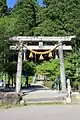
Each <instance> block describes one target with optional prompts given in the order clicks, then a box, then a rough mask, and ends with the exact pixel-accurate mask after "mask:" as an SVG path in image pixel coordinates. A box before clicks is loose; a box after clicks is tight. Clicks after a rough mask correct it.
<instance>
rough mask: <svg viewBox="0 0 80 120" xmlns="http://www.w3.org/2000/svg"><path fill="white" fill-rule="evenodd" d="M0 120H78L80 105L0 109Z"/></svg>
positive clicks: (79, 118)
mask: <svg viewBox="0 0 80 120" xmlns="http://www.w3.org/2000/svg"><path fill="white" fill-rule="evenodd" d="M0 120H80V105H43V106H40V105H39V106H38V105H37V106H26V107H19V108H9V109H1V110H0Z"/></svg>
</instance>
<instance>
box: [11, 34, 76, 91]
mask: <svg viewBox="0 0 80 120" xmlns="http://www.w3.org/2000/svg"><path fill="white" fill-rule="evenodd" d="M72 38H75V36H65V37H41V36H39V37H27V36H17V37H12V38H11V39H10V40H12V41H18V42H22V43H23V44H24V41H26V42H28V41H35V42H36V41H37V42H53V41H57V42H58V43H59V46H58V49H59V58H60V77H61V85H62V86H61V87H62V92H66V77H65V68H64V59H63V45H62V42H63V41H66V42H67V41H71V39H72ZM22 47H23V46H22V44H20V45H19V53H18V64H17V75H16V93H19V92H20V91H21V77H22V51H23V48H22ZM14 48H16V47H14ZM26 48H27V46H26ZM24 59H25V58H24Z"/></svg>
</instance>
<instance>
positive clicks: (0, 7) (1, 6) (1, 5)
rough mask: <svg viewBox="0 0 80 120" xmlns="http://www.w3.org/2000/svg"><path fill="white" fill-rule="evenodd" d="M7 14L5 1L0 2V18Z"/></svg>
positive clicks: (0, 0)
mask: <svg viewBox="0 0 80 120" xmlns="http://www.w3.org/2000/svg"><path fill="white" fill-rule="evenodd" d="M7 13H8V7H7V4H6V0H0V17H2V16H4V15H6V14H7Z"/></svg>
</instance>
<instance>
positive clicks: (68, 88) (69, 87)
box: [67, 79, 71, 98]
mask: <svg viewBox="0 0 80 120" xmlns="http://www.w3.org/2000/svg"><path fill="white" fill-rule="evenodd" d="M67 86H68V87H67V92H68V97H69V98H70V97H71V94H70V93H71V86H70V79H67Z"/></svg>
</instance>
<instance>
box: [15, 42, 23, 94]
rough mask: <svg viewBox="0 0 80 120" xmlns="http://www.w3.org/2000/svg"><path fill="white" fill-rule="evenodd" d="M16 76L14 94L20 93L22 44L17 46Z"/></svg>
mask: <svg viewBox="0 0 80 120" xmlns="http://www.w3.org/2000/svg"><path fill="white" fill-rule="evenodd" d="M19 47H20V48H19V53H18V63H17V74H16V93H19V92H20V91H21V78H22V44H21V45H20V46H19Z"/></svg>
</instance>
